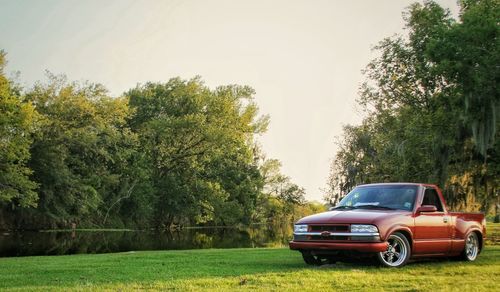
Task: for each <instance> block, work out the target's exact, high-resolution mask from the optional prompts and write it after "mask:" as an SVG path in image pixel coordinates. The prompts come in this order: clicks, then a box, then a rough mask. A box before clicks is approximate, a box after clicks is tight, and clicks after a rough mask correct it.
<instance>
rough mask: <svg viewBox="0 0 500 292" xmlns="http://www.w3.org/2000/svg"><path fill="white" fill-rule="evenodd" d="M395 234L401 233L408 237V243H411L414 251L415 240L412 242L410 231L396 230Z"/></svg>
mask: <svg viewBox="0 0 500 292" xmlns="http://www.w3.org/2000/svg"><path fill="white" fill-rule="evenodd" d="M394 232H399V233H401V234H403V235H404V236H405V237H406V239H408V242H409V243H410V247H411V248H412V249H413V240H412V238H411V235H410V233H409V232H408V231H406V230H395V231H394ZM394 232H393V233H394Z"/></svg>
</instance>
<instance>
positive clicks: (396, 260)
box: [377, 232, 410, 267]
mask: <svg viewBox="0 0 500 292" xmlns="http://www.w3.org/2000/svg"><path fill="white" fill-rule="evenodd" d="M387 242H388V244H389V245H388V246H387V250H386V251H383V252H379V253H378V255H377V257H378V259H379V261H380V262H381V263H382V264H383V265H385V266H388V267H401V266H403V265H404V264H406V262H407V261H408V259H409V258H410V244H409V242H408V240H407V239H406V237H405V236H404V235H403V234H401V233H398V232H396V233H394V234H392V235H391V236H389V239H388V240H387Z"/></svg>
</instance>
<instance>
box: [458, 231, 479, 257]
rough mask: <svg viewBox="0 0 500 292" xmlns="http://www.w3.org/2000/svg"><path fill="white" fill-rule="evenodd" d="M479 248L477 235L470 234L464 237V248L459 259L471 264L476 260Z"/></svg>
mask: <svg viewBox="0 0 500 292" xmlns="http://www.w3.org/2000/svg"><path fill="white" fill-rule="evenodd" d="M479 252H480V247H479V238H478V237H477V233H475V232H474V231H473V232H470V233H469V234H467V236H466V237H465V246H464V250H463V251H462V256H461V259H462V260H464V261H468V262H473V261H475V260H476V258H477V256H478V255H479Z"/></svg>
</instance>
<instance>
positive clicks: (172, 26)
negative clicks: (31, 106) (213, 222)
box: [0, 0, 458, 200]
mask: <svg viewBox="0 0 500 292" xmlns="http://www.w3.org/2000/svg"><path fill="white" fill-rule="evenodd" d="M413 2H415V1H406V0H405V1H403V0H377V1H375V0H364V1H360V0H357V1H353V0H344V1H333V0H332V1H314V0H304V1H291V0H285V1H271V0H264V1H256V0H248V1H234V0H233V1H215V0H214V1H211V0H199V1H167V0H161V1H160V0H158V1H153V0H150V1H131V0H120V1H111V0H85V1H81V0H61V1H55V0H44V1H22V0H12V1H6V0H0V49H4V50H5V51H6V52H7V54H8V55H7V59H8V62H9V63H8V66H7V72H14V71H20V72H21V76H20V81H21V82H22V83H23V84H25V85H26V86H31V85H33V83H34V82H35V81H37V80H44V74H45V73H44V71H45V70H49V71H51V72H52V73H56V74H60V73H64V74H66V75H67V76H68V78H69V79H70V80H89V81H91V82H98V83H102V84H104V85H105V86H106V87H107V88H108V89H109V90H110V93H111V94H112V95H113V96H119V95H121V94H122V93H123V92H124V91H126V90H128V89H130V88H132V87H134V86H135V85H136V84H137V83H143V82H146V81H159V82H166V81H167V80H169V79H170V78H172V77H176V76H180V77H182V78H185V79H189V78H192V77H194V76H196V75H200V76H202V78H203V80H204V81H205V82H206V84H207V85H209V86H210V87H212V88H213V87H215V86H217V85H223V84H241V85H249V86H251V87H253V88H254V89H255V90H256V92H257V94H256V96H255V98H256V102H257V103H258V105H259V107H260V112H261V113H262V114H269V115H270V116H271V124H270V127H269V130H268V132H267V133H266V134H264V135H263V136H261V137H259V140H260V142H261V144H262V145H263V148H264V152H265V153H266V154H267V157H268V158H277V159H279V160H280V161H281V162H282V164H283V168H282V171H283V173H284V174H285V175H288V176H290V177H291V178H292V180H293V182H295V183H297V184H298V185H300V186H302V187H304V188H305V189H306V198H307V199H308V200H321V199H322V196H323V193H322V191H321V190H320V189H322V188H325V187H326V179H327V177H328V173H329V165H330V161H331V159H332V158H333V157H334V155H335V151H336V146H335V143H334V141H335V137H336V136H340V135H341V134H342V131H341V130H342V126H343V125H345V124H352V123H359V122H360V121H361V119H362V115H361V113H360V111H359V109H358V108H357V107H356V103H355V99H356V96H357V93H358V87H359V85H360V83H361V82H362V81H363V75H362V74H361V70H362V69H363V68H364V67H365V66H366V65H367V64H368V62H369V61H370V60H371V59H372V58H373V57H374V56H375V55H374V53H373V52H371V48H372V46H373V45H375V44H377V42H379V41H381V40H382V39H383V38H384V37H388V36H391V35H394V34H396V33H403V20H402V11H403V10H404V8H405V7H407V6H408V5H409V4H411V3H413ZM437 2H438V3H440V4H441V5H442V6H444V7H446V8H449V9H451V11H452V12H453V14H454V15H456V14H457V11H458V7H457V5H456V0H450V1H445V0H442V1H437Z"/></svg>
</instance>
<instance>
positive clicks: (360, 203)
mask: <svg viewBox="0 0 500 292" xmlns="http://www.w3.org/2000/svg"><path fill="white" fill-rule="evenodd" d="M417 188H418V186H413V185H380V186H361V187H357V188H355V189H354V190H352V191H351V192H350V193H349V194H347V196H345V197H344V198H343V199H342V201H340V203H339V204H338V205H337V208H339V207H340V208H342V207H344V206H345V207H355V208H360V209H365V208H366V209H367V208H380V209H399V210H407V211H411V210H413V204H414V203H415V196H416V195H417Z"/></svg>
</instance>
